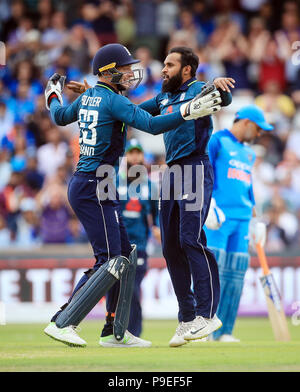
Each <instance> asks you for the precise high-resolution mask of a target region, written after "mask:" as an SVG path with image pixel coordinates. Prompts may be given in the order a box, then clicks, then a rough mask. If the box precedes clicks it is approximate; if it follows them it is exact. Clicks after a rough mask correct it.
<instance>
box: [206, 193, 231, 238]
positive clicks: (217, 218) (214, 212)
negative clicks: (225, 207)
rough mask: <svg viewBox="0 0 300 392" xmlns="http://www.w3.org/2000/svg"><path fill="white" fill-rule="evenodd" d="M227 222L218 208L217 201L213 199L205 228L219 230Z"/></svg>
mask: <svg viewBox="0 0 300 392" xmlns="http://www.w3.org/2000/svg"><path fill="white" fill-rule="evenodd" d="M225 220H226V218H225V214H224V212H223V211H222V210H221V208H219V207H218V206H217V203H216V200H215V199H214V198H212V199H211V202H210V207H209V211H208V215H207V218H206V221H205V226H206V227H207V228H208V229H210V230H218V229H219V228H220V227H221V226H222V224H223V223H224V222H225Z"/></svg>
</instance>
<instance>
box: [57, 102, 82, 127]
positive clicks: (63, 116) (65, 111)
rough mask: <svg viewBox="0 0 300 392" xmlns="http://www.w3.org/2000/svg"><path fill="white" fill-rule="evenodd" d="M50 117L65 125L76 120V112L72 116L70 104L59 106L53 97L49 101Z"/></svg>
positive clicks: (58, 123)
mask: <svg viewBox="0 0 300 392" xmlns="http://www.w3.org/2000/svg"><path fill="white" fill-rule="evenodd" d="M50 113H51V118H52V120H53V121H54V122H55V124H57V125H67V124H70V123H72V122H74V121H76V120H77V114H76V116H75V118H74V110H72V108H71V105H69V106H61V105H60V103H59V101H58V99H56V98H53V99H52V101H51V103H50Z"/></svg>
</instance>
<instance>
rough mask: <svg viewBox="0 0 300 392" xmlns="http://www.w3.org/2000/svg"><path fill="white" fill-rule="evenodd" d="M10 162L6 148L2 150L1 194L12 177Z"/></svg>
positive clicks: (0, 150)
mask: <svg viewBox="0 0 300 392" xmlns="http://www.w3.org/2000/svg"><path fill="white" fill-rule="evenodd" d="M0 129H1V128H0ZM9 160H10V156H9V151H8V150H7V149H5V148H0V192H1V191H2V190H3V188H5V186H6V185H7V184H8V182H9V179H10V176H11V172H12V167H11V164H10V162H9ZM0 215H1V209H0Z"/></svg>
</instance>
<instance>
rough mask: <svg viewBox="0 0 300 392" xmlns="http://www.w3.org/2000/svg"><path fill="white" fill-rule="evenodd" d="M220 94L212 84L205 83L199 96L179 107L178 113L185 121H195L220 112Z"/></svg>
mask: <svg viewBox="0 0 300 392" xmlns="http://www.w3.org/2000/svg"><path fill="white" fill-rule="evenodd" d="M221 103H222V99H221V94H220V92H219V91H218V90H217V88H216V86H215V85H214V84H213V83H206V84H205V85H204V86H203V88H202V91H201V93H200V94H198V95H196V97H195V98H194V99H192V100H191V101H189V102H186V103H184V104H182V105H181V106H180V112H181V115H182V117H183V118H184V119H185V120H196V119H197V118H199V117H205V116H209V115H211V114H213V113H216V112H218V111H219V110H221V105H220V104H221Z"/></svg>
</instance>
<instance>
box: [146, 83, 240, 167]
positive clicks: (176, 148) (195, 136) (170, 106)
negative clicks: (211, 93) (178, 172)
mask: <svg viewBox="0 0 300 392" xmlns="http://www.w3.org/2000/svg"><path fill="white" fill-rule="evenodd" d="M204 84H205V83H204V82H200V81H198V80H197V79H196V78H191V79H189V80H188V81H186V82H185V83H184V84H183V85H182V86H181V87H180V88H179V90H178V91H177V92H175V93H160V94H158V95H157V96H156V97H154V98H152V99H150V100H148V101H145V102H143V103H141V104H140V105H139V107H140V108H142V109H144V110H146V111H147V112H149V113H151V114H153V115H155V114H159V113H160V114H169V113H177V112H178V111H179V110H180V106H181V105H182V104H183V103H184V102H187V101H190V100H191V99H193V98H194V97H195V96H196V95H197V94H199V93H200V92H201V90H202V88H203V86H204ZM221 95H222V102H223V106H227V105H229V104H230V103H231V100H232V97H231V94H230V93H224V92H222V93H221ZM212 130H213V123H212V118H211V116H205V117H201V118H199V119H197V120H194V121H186V122H184V123H181V124H179V125H178V127H177V128H176V130H175V131H174V132H167V133H165V134H164V143H165V148H166V162H167V163H171V162H173V161H175V160H178V159H181V158H183V157H185V156H188V155H191V154H193V153H195V154H197V155H204V154H207V152H208V151H207V144H208V141H209V138H210V136H211V134H212Z"/></svg>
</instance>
